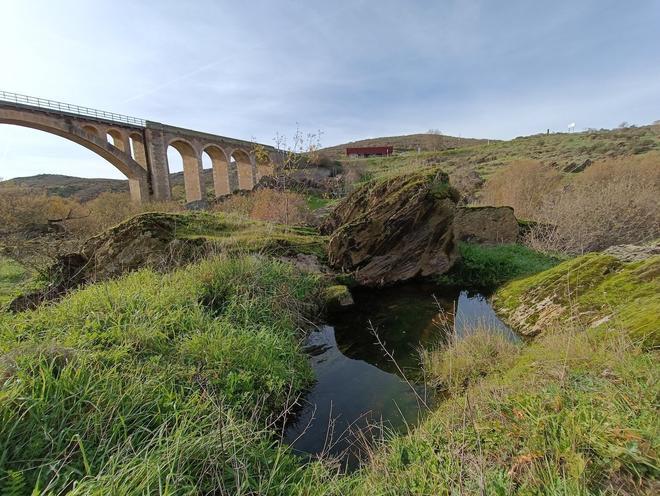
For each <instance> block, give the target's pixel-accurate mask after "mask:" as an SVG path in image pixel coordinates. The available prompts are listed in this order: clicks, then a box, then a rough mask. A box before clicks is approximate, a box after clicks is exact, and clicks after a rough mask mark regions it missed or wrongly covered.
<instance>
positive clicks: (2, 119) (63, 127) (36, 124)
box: [0, 108, 149, 203]
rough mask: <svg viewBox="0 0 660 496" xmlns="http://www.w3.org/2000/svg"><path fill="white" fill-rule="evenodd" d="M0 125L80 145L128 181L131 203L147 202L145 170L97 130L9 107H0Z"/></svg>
mask: <svg viewBox="0 0 660 496" xmlns="http://www.w3.org/2000/svg"><path fill="white" fill-rule="evenodd" d="M0 124H9V125H14V126H21V127H27V128H31V129H36V130H38V131H43V132H46V133H49V134H54V135H57V136H60V137H62V138H65V139H67V140H69V141H73V142H74V143H77V144H79V145H81V146H84V147H85V148H87V149H88V150H91V151H92V152H94V153H96V154H97V155H99V156H100V157H102V158H104V159H105V160H107V161H108V162H110V163H111V164H112V165H114V166H115V167H116V168H117V169H119V171H121V172H122V174H124V175H125V176H126V177H127V178H128V182H129V188H130V193H131V200H133V201H135V202H138V203H139V202H141V201H144V200H148V198H149V180H148V173H147V171H146V170H145V169H144V168H143V167H141V166H140V164H139V163H138V162H136V161H135V160H133V159H132V158H131V157H130V155H128V154H127V153H125V152H124V151H122V150H121V149H119V148H118V147H115V146H113V145H112V144H110V143H108V142H107V140H106V139H105V137H101V136H100V134H99V133H98V128H97V127H94V126H92V125H84V126H83V125H80V124H77V123H75V122H74V121H73V119H71V118H66V119H63V118H62V117H55V116H53V117H51V116H48V115H44V114H41V113H37V112H31V111H27V110H19V109H13V108H0ZM95 131H96V134H95Z"/></svg>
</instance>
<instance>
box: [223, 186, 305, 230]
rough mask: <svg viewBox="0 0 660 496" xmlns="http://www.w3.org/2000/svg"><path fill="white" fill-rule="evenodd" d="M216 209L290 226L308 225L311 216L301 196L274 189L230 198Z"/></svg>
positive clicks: (260, 190)
mask: <svg viewBox="0 0 660 496" xmlns="http://www.w3.org/2000/svg"><path fill="white" fill-rule="evenodd" d="M215 209H216V210H218V211H221V212H233V213H237V214H239V215H243V216H245V217H249V218H250V219H254V220H261V221H267V222H277V223H280V224H288V225H301V224H306V223H307V222H309V220H310V215H311V212H310V209H309V207H308V205H307V202H306V201H305V198H304V197H303V196H302V195H301V194H298V193H294V192H291V191H277V190H274V189H259V190H256V191H252V192H250V193H249V194H247V195H233V196H230V197H229V198H227V199H225V200H224V201H223V202H222V203H220V204H218V205H217V206H216V207H215Z"/></svg>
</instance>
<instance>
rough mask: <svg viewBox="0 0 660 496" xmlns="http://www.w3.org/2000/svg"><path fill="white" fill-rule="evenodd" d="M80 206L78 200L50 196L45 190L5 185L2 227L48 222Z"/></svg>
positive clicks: (0, 199)
mask: <svg viewBox="0 0 660 496" xmlns="http://www.w3.org/2000/svg"><path fill="white" fill-rule="evenodd" d="M79 206H80V204H79V203H78V202H77V201H76V200H72V199H68V198H62V197H59V196H48V195H46V193H44V192H43V191H39V190H33V189H30V188H25V187H22V186H4V187H1V188H0V229H1V230H2V231H13V230H19V229H24V228H26V227H27V226H30V225H39V224H47V223H48V221H49V220H52V219H62V218H66V217H67V216H68V215H69V213H70V212H71V211H72V210H73V209H76V208H78V207H79Z"/></svg>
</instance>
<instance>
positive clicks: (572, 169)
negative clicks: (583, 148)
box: [563, 159, 593, 173]
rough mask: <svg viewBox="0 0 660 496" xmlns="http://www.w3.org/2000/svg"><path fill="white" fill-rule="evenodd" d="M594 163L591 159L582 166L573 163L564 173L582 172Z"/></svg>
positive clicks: (565, 168)
mask: <svg viewBox="0 0 660 496" xmlns="http://www.w3.org/2000/svg"><path fill="white" fill-rule="evenodd" d="M592 163H593V162H592V161H591V160H590V159H586V160H585V161H584V162H582V163H581V164H576V163H575V162H571V163H569V164H568V165H567V166H566V167H564V169H563V171H564V172H571V173H577V172H582V171H584V170H585V169H586V168H587V167H589V166H590V165H591V164H592Z"/></svg>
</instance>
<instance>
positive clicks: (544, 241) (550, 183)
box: [481, 152, 660, 253]
mask: <svg viewBox="0 0 660 496" xmlns="http://www.w3.org/2000/svg"><path fill="white" fill-rule="evenodd" d="M659 197H660V153H657V152H652V153H646V154H644V155H633V156H629V157H626V158H621V159H614V158H613V159H608V160H603V161H599V162H596V163H594V164H593V165H591V166H590V167H589V168H587V169H586V170H585V171H584V172H581V173H578V174H574V175H571V176H570V177H568V178H567V179H566V180H565V181H562V179H561V174H560V173H559V172H558V171H556V170H554V169H552V168H551V167H549V166H543V165H541V164H539V163H537V162H517V163H515V164H512V165H511V166H510V167H508V168H506V169H504V170H502V171H501V172H499V173H497V174H495V175H494V176H493V177H492V178H491V179H490V180H489V181H488V182H487V183H486V187H485V188H484V194H483V196H482V200H481V202H482V204H490V205H496V206H501V205H508V206H512V207H513V208H514V210H515V212H516V215H517V217H519V218H525V219H529V220H534V221H537V222H538V223H539V224H538V225H536V226H533V227H531V228H530V229H529V232H528V233H527V235H526V238H527V239H526V242H527V244H528V245H529V246H531V247H532V248H534V249H537V250H542V251H555V252H565V253H583V252H588V251H597V250H602V249H604V248H607V247H609V246H613V245H617V244H624V243H643V242H647V241H651V240H654V239H656V238H658V237H660V213H659V211H658V207H657V202H658V200H657V199H658V198H659Z"/></svg>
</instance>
